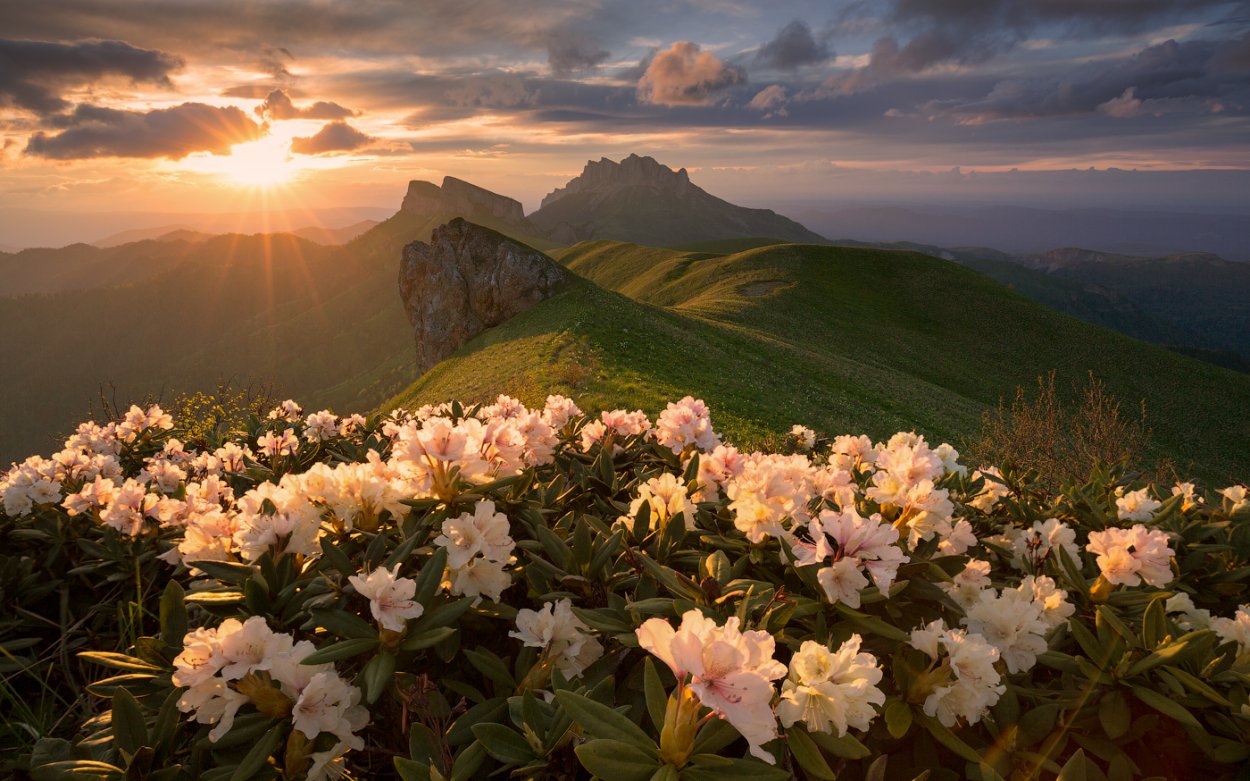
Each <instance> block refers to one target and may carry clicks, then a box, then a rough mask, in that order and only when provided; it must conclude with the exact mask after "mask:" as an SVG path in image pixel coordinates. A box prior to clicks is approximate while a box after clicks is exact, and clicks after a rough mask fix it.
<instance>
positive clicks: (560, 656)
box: [508, 599, 603, 678]
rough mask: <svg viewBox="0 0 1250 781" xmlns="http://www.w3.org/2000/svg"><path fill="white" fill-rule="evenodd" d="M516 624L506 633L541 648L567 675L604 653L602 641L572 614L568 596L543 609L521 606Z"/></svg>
mask: <svg viewBox="0 0 1250 781" xmlns="http://www.w3.org/2000/svg"><path fill="white" fill-rule="evenodd" d="M516 626H517V631H515V632H509V633H508V635H509V636H510V637H515V638H517V639H518V640H520V641H521V642H522V643H523V644H525V645H527V646H529V647H531V648H541V649H542V650H543V651H544V652H545V653H546V654H547V658H548V659H550V660H551V662H552V664H553V665H554V666H555V668H556V669H557V670H559V671H560V672H561V674H563V675H564V677H566V678H576V677H577V676H579V675H581V674H582V673H583V672H584V671H585V670H586V668H587V667H589V666H590V665H591V664H593V663H594V661H595V660H596V659H598V658H599V657H601V656H603V645H602V644H600V643H599V641H598V640H596V639H595V638H594V637H593V636H592V635H591V634H590V627H588V626H586V625H585V624H583V623H582V621H581V619H579V618H578V617H577V616H576V615H574V614H573V603H572V601H571V600H568V599H561V600H557V601H556V602H548V603H547V604H546V605H544V606H543V608H542V610H530V609H529V608H521V609H520V610H518V611H517V616H516Z"/></svg>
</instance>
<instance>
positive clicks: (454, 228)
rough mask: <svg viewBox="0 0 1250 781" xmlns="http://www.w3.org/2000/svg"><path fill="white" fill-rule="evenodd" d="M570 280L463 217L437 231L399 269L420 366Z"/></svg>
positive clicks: (412, 247) (540, 257)
mask: <svg viewBox="0 0 1250 781" xmlns="http://www.w3.org/2000/svg"><path fill="white" fill-rule="evenodd" d="M414 184H415V183H414ZM431 186H432V185H431ZM435 189H437V188H435ZM443 189H444V190H446V183H444V188H443ZM409 194H410V195H411V194H412V190H411V188H410V190H409ZM567 278H568V272H567V271H565V270H564V269H563V268H561V267H560V266H558V265H557V264H556V263H555V262H554V261H552V260H551V259H550V258H548V257H547V256H546V255H544V254H542V253H541V252H538V251H537V250H533V249H530V248H529V247H527V246H525V245H524V244H520V243H518V242H515V241H513V240H512V239H509V238H508V237H506V236H504V235H502V234H500V233H496V232H495V231H493V230H490V229H489V228H483V227H482V226H480V225H475V224H473V223H471V222H468V221H466V220H463V219H460V218H457V219H454V220H452V221H451V222H449V223H447V224H446V225H442V226H440V227H438V228H435V229H434V233H433V235H432V236H431V237H430V241H429V243H428V244H427V243H425V242H420V241H414V242H413V243H411V244H409V245H408V246H406V247H404V252H403V259H402V261H401V262H400V268H399V295H400V297H401V298H402V299H403V301H404V311H405V312H406V313H407V315H408V322H410V323H412V331H413V338H414V341H415V342H416V350H417V368H418V369H419V370H420V371H421V372H426V371H429V369H430V368H431V367H433V366H434V365H435V364H437V363H438V362H439V361H441V360H443V359H444V358H446V357H447V356H449V355H451V354H452V353H454V352H455V351H456V350H457V349H459V348H460V347H461V346H462V345H463V344H464V343H465V342H467V341H469V340H470V339H472V338H473V337H474V336H476V335H478V334H479V333H481V332H482V331H485V330H486V329H487V328H491V327H494V326H496V325H499V324H500V323H502V322H504V321H505V320H507V319H508V318H510V317H513V316H515V315H517V314H519V313H521V312H523V311H525V310H526V309H529V308H530V307H531V306H533V305H535V304H537V303H538V302H540V301H543V300H545V299H547V298H549V297H550V296H551V295H552V294H553V293H554V292H555V291H556V289H557V288H559V286H560V284H561V283H562V282H564V281H565V280H566V279H567Z"/></svg>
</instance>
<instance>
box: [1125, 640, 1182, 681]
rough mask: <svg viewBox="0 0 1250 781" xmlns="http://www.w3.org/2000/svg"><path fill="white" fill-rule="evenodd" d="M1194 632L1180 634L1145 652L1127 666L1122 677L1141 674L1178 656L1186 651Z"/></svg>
mask: <svg viewBox="0 0 1250 781" xmlns="http://www.w3.org/2000/svg"><path fill="white" fill-rule="evenodd" d="M1194 634H1195V633H1193V632H1191V633H1189V634H1187V635H1182V636H1180V637H1178V638H1176V639H1175V640H1173V641H1172V642H1170V643H1168V644H1167V645H1165V646H1162V647H1161V648H1156V649H1155V650H1154V651H1152V652H1150V653H1149V654H1146V655H1145V656H1143V657H1142V658H1141V659H1138V660H1137V661H1136V662H1134V663H1133V664H1132V665H1131V666H1130V667H1129V668H1128V671H1127V672H1125V673H1124V677H1125V678H1133V677H1135V676H1138V675H1141V674H1142V673H1144V672H1146V671H1147V670H1150V669H1152V668H1154V667H1158V666H1159V665H1161V664H1166V663H1167V662H1169V661H1171V660H1172V659H1175V658H1176V657H1178V656H1180V655H1181V654H1182V653H1184V652H1185V651H1186V649H1188V647H1189V642H1190V640H1191V639H1192V638H1193V636H1194Z"/></svg>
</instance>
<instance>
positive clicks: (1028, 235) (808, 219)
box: [789, 204, 1250, 261]
mask: <svg viewBox="0 0 1250 781" xmlns="http://www.w3.org/2000/svg"><path fill="white" fill-rule="evenodd" d="M789 208H790V210H791V212H792V213H793V214H794V215H795V216H796V217H798V218H799V219H801V220H803V222H804V223H805V224H807V225H809V226H811V227H812V228H813V229H815V230H817V231H820V232H821V233H822V234H824V235H826V236H828V237H829V238H831V239H835V240H839V241H841V240H848V239H849V240H854V241H866V242H915V243H918V244H929V245H935V246H939V247H972V246H978V247H994V248H995V249H998V250H1001V251H1003V252H1010V253H1013V254H1034V253H1039V252H1046V251H1048V250H1052V249H1054V248H1055V247H1058V246H1068V247H1084V248H1087V249H1091V250H1098V251H1100V252H1108V253H1118V254H1123V255H1135V256H1144V257H1163V256H1167V255H1175V254H1177V253H1183V252H1212V253H1215V254H1217V255H1220V256H1221V257H1224V258H1228V259H1230V260H1237V261H1245V260H1250V214H1190V213H1186V212H1181V211H1175V212H1146V211H1129V210H1118V209H1064V210H1060V209H1033V208H1025V207H1020V206H985V207H940V206H915V207H903V206H873V207H868V206H857V207H850V208H841V209H833V208H829V207H828V206H813V205H802V204H790V205H789Z"/></svg>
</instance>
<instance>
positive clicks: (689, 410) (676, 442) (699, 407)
mask: <svg viewBox="0 0 1250 781" xmlns="http://www.w3.org/2000/svg"><path fill="white" fill-rule="evenodd" d="M655 441H656V442H658V443H660V444H661V445H663V446H664V447H666V448H669V449H670V450H672V451H673V452H674V453H680V452H682V451H683V450H685V449H686V448H687V447H688V446H690V445H694V446H695V447H696V448H698V449H699V450H702V451H705V452H706V451H709V450H711V449H712V448H714V447H716V446H717V445H718V444H720V437H718V436H716V432H715V431H713V430H712V416H711V413H709V412H708V408H707V405H706V404H704V403H703V400H702V399H695V398H693V397H691V396H687V397H685V398H684V399H682V400H681V401H678V402H676V403H670V404H669V405H668V407H667V408H666V409H665V410H664V411H663V412H661V413H660V417H659V418H658V419H657V420H656V425H655Z"/></svg>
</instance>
